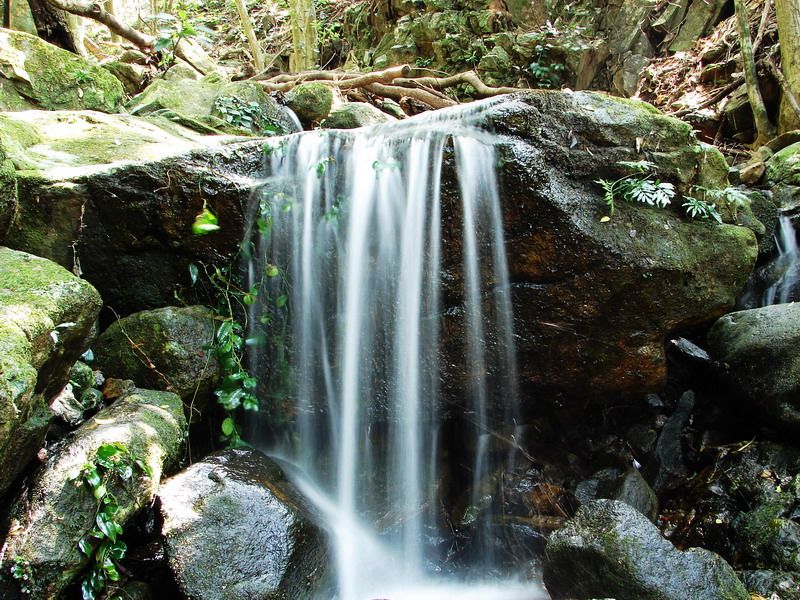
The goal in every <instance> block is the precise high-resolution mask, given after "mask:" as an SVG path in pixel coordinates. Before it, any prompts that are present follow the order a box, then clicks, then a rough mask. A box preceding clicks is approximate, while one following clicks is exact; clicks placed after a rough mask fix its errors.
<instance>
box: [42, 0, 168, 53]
mask: <svg viewBox="0 0 800 600" xmlns="http://www.w3.org/2000/svg"><path fill="white" fill-rule="evenodd" d="M47 2H48V3H50V4H52V5H53V6H55V7H56V8H58V9H61V10H64V11H66V12H68V13H72V14H73V15H78V16H79V17H86V18H87V19H92V20H94V21H98V22H100V23H102V24H103V25H105V26H106V27H108V29H109V30H110V31H111V32H112V33H115V34H117V35H119V36H120V37H123V38H125V39H126V40H128V41H130V42H133V43H134V44H136V46H138V47H139V48H140V49H142V50H145V51H150V50H151V49H152V48H153V42H154V38H153V37H152V36H150V35H147V34H146V33H142V32H141V31H139V30H138V29H134V28H133V27H130V26H128V25H126V24H125V23H123V22H122V21H120V20H119V19H117V17H115V16H114V15H112V14H111V13H110V12H108V11H106V10H104V9H103V5H102V3H100V2H86V3H84V2H75V1H74V0H47Z"/></svg>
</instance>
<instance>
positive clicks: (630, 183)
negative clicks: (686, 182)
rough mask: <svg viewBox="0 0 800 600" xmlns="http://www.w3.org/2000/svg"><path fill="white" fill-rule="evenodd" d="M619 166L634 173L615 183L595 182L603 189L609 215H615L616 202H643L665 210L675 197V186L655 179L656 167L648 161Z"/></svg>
mask: <svg viewBox="0 0 800 600" xmlns="http://www.w3.org/2000/svg"><path fill="white" fill-rule="evenodd" d="M617 164H618V165H619V166H621V167H623V168H625V169H628V170H630V171H633V173H631V174H630V175H625V176H624V177H620V178H619V179H616V180H614V181H612V180H610V179H598V180H596V181H595V183H597V184H598V185H600V187H602V188H603V200H604V202H605V203H606V205H607V206H608V210H609V213H610V214H611V215H613V214H614V210H615V209H616V201H617V200H619V199H622V200H626V201H628V202H641V203H643V204H649V205H650V206H658V207H660V208H665V207H667V206H669V204H670V203H671V202H672V199H673V198H674V197H675V186H674V185H672V184H671V183H665V182H661V181H659V180H658V179H656V178H655V176H654V173H653V171H654V170H655V167H656V165H655V164H653V163H652V162H650V161H648V160H637V161H627V160H623V161H620V162H618V163H617Z"/></svg>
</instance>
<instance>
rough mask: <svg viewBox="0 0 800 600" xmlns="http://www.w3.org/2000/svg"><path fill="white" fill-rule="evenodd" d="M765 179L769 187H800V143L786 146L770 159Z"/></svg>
mask: <svg viewBox="0 0 800 600" xmlns="http://www.w3.org/2000/svg"><path fill="white" fill-rule="evenodd" d="M765 178H766V181H767V184H769V185H777V184H783V185H793V186H800V142H797V143H795V144H791V145H790V146H786V148H784V149H783V150H780V151H779V152H776V153H775V154H774V155H772V156H771V157H770V159H769V160H768V161H767V171H766V174H765Z"/></svg>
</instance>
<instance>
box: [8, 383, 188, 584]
mask: <svg viewBox="0 0 800 600" xmlns="http://www.w3.org/2000/svg"><path fill="white" fill-rule="evenodd" d="M185 437H186V419H185V417H184V415H183V404H182V403H181V401H180V398H178V396H176V395H175V394H171V393H167V392H154V391H150V390H134V392H133V393H131V394H129V395H127V396H126V397H124V398H121V399H119V400H117V401H116V402H115V403H114V404H113V405H112V406H110V407H108V408H106V409H104V410H102V411H101V412H99V413H98V414H97V415H96V416H95V417H94V418H92V419H90V420H89V421H87V422H86V423H84V424H83V425H82V426H81V427H80V428H79V429H77V430H76V431H75V432H74V433H73V434H72V435H71V436H69V437H68V438H67V439H66V440H65V441H64V442H63V443H62V444H60V445H58V446H56V447H55V448H51V449H50V451H49V452H50V457H49V458H48V459H47V461H46V462H45V463H44V464H43V465H41V466H40V467H39V468H38V470H37V471H36V472H35V473H34V474H33V476H32V477H31V479H30V481H29V482H28V483H27V484H26V486H25V487H24V488H23V490H22V492H21V493H20V495H19V496H18V497H17V499H16V500H15V501H14V503H13V505H12V507H11V519H10V524H9V528H8V530H7V532H4V533H5V534H6V538H5V546H4V548H3V556H2V563H0V566H1V567H2V568H1V569H0V596H1V597H4V598H6V597H14V596H12V593H13V591H14V590H15V589H16V587H17V582H16V581H15V580H14V578H13V577H12V576H11V573H10V570H11V568H12V567H13V565H14V564H25V565H27V567H29V568H30V580H29V581H28V582H27V584H28V586H29V587H30V589H31V594H30V597H33V598H55V597H58V596H59V594H60V593H61V592H62V591H63V590H64V589H65V588H66V586H67V585H68V584H69V583H70V582H72V581H73V580H74V579H75V578H76V577H77V576H78V575H79V574H80V572H81V571H82V569H83V568H84V567H85V566H86V557H85V556H84V555H83V554H82V553H81V551H80V550H79V549H78V541H79V540H80V539H81V538H82V537H83V536H85V535H86V534H87V533H88V532H89V531H90V530H91V529H92V528H93V527H95V526H96V525H95V517H96V513H97V501H96V500H95V499H94V497H93V496H92V493H91V492H90V491H89V490H88V489H87V488H86V487H85V486H80V485H78V484H77V483H76V481H75V480H74V478H75V477H76V476H78V475H79V474H80V471H81V469H82V468H83V467H84V465H86V464H87V463H88V462H89V461H90V460H93V457H94V456H95V453H96V452H97V449H98V448H100V446H102V445H103V444H122V445H123V446H124V447H125V448H127V449H128V450H129V451H130V452H131V454H132V456H133V457H135V458H136V459H139V460H141V461H142V462H143V463H145V464H146V465H147V466H148V467H149V469H150V472H151V474H150V476H146V475H144V474H142V473H140V472H138V471H137V472H136V474H135V475H134V476H133V477H132V478H131V479H130V480H128V481H124V482H123V481H120V480H117V479H111V480H110V483H109V484H108V491H109V492H110V493H112V494H113V495H114V496H115V497H116V499H117V502H118V504H119V512H118V513H117V517H116V521H117V522H118V523H120V524H123V525H124V524H125V522H126V521H127V520H128V519H129V518H130V517H132V516H133V515H134V514H135V513H136V512H137V511H138V510H139V509H141V508H142V507H143V506H144V505H145V504H146V503H147V502H149V501H150V499H151V498H152V496H153V494H154V493H155V490H156V487H157V486H158V482H159V480H160V479H161V475H162V473H163V472H164V471H165V470H167V469H169V468H170V467H172V466H173V465H175V464H176V463H177V461H178V459H179V458H180V456H181V450H182V448H183V444H184V441H185Z"/></svg>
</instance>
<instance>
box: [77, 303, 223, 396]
mask: <svg viewBox="0 0 800 600" xmlns="http://www.w3.org/2000/svg"><path fill="white" fill-rule="evenodd" d="M214 323H215V322H214V312H213V311H212V310H211V309H210V308H206V307H205V306H187V307H183V308H178V307H174V306H168V307H166V308H159V309H156V310H149V311H142V312H138V313H134V314H132V315H129V316H127V317H124V318H122V319H120V320H118V321H115V322H114V323H112V324H111V325H110V326H109V327H108V329H106V330H105V331H104V332H103V333H102V335H100V337H99V338H98V339H97V341H96V342H95V344H94V346H93V350H94V357H95V362H94V366H95V367H96V368H97V369H99V370H100V371H102V373H103V375H105V376H106V377H114V378H116V379H130V380H132V381H133V382H134V383H136V385H137V386H139V387H146V388H150V389H160V390H167V391H171V392H175V393H176V394H178V395H179V396H180V397H181V398H182V399H183V400H184V402H185V403H186V404H187V405H188V404H190V403H192V402H193V401H194V400H195V399H197V400H199V401H202V400H203V399H204V398H205V397H207V396H208V395H209V394H211V392H212V391H213V390H214V387H215V386H216V384H217V382H218V381H219V377H220V367H219V363H218V362H217V359H216V358H215V357H214V356H213V354H212V353H210V351H209V347H210V346H211V344H212V343H213V341H214V329H215V328H214Z"/></svg>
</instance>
